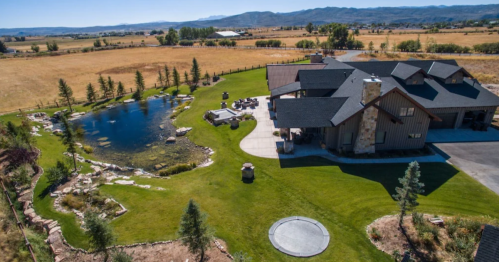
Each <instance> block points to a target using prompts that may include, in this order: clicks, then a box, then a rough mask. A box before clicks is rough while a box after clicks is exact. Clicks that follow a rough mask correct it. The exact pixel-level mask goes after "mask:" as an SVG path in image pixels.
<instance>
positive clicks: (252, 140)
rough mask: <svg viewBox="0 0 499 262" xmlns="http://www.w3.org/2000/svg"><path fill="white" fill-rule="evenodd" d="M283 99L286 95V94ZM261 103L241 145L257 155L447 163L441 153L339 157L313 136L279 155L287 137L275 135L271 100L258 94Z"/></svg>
mask: <svg viewBox="0 0 499 262" xmlns="http://www.w3.org/2000/svg"><path fill="white" fill-rule="evenodd" d="M283 98H284V97H283ZM257 99H258V101H259V103H260V105H259V106H258V107H256V108H255V109H251V108H248V109H246V110H243V111H244V112H250V113H253V116H254V117H255V119H256V121H257V124H256V127H255V129H254V130H253V131H252V132H251V133H250V134H249V135H247V136H246V137H245V138H243V140H242V141H241V143H240V144H239V146H240V147H241V149H242V150H243V151H244V152H246V153H248V154H250V155H254V156H258V157H264V158H274V159H277V158H279V159H290V158H298V157H306V156H320V157H324V158H326V159H329V160H331V161H334V162H338V163H347V164H376V163H379V164H388V163H409V162H412V161H414V160H416V161H418V162H421V163H423V162H445V158H443V157H442V156H440V155H439V154H435V155H432V156H422V157H402V158H384V159H353V158H346V157H337V156H335V155H333V154H331V153H329V152H328V151H327V150H325V149H322V148H321V147H320V144H319V140H318V139H314V140H313V141H312V143H310V144H302V145H294V149H295V150H294V154H278V153H277V148H278V147H280V146H283V143H284V139H282V138H281V137H277V136H274V135H273V132H274V131H279V129H278V128H277V127H276V123H275V122H276V121H275V120H272V119H271V116H272V117H273V116H274V115H273V114H274V113H273V112H272V111H269V107H270V102H269V101H268V100H266V99H265V96H260V97H257Z"/></svg>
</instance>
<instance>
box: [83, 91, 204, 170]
mask: <svg viewBox="0 0 499 262" xmlns="http://www.w3.org/2000/svg"><path fill="white" fill-rule="evenodd" d="M177 105H178V102H177V101H176V100H174V99H167V98H166V97H160V98H155V99H148V100H146V101H141V102H135V103H130V104H120V105H118V106H116V107H114V108H111V109H107V110H101V111H98V112H94V113H90V114H87V115H85V116H84V117H82V118H80V119H78V120H76V121H74V124H75V126H81V127H82V128H83V129H84V130H85V136H84V144H87V145H90V146H92V147H93V148H94V154H95V155H96V157H97V158H99V160H102V161H105V162H109V163H113V164H117V165H119V166H128V167H136V168H144V169H145V170H148V171H152V170H155V169H156V170H157V169H158V168H159V166H158V165H161V166H165V167H167V166H172V165H174V164H177V163H191V162H196V163H200V162H202V161H203V160H204V159H205V154H204V152H203V150H202V148H200V147H197V146H196V145H195V144H194V143H192V142H190V141H189V139H187V138H185V137H178V138H177V141H176V142H175V143H172V144H167V143H166V139H167V138H168V137H169V136H175V127H174V126H173V125H172V123H171V120H170V119H169V115H170V114H171V113H172V111H173V108H175V106H177Z"/></svg>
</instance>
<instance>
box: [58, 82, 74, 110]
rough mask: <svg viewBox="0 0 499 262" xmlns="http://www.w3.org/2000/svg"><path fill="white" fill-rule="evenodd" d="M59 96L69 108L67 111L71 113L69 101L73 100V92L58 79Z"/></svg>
mask: <svg viewBox="0 0 499 262" xmlns="http://www.w3.org/2000/svg"><path fill="white" fill-rule="evenodd" d="M59 96H60V97H62V98H63V99H65V100H66V102H67V103H68V106H69V111H70V112H73V109H72V108H71V101H72V100H73V99H74V98H73V90H72V89H71V87H70V86H69V85H68V84H66V81H64V79H62V78H61V79H59Z"/></svg>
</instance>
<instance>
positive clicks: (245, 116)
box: [243, 114, 253, 120]
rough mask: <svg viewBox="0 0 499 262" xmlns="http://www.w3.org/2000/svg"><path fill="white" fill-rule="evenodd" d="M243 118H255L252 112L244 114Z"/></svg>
mask: <svg viewBox="0 0 499 262" xmlns="http://www.w3.org/2000/svg"><path fill="white" fill-rule="evenodd" d="M243 119H244V120H251V119H253V115H252V114H244V115H243Z"/></svg>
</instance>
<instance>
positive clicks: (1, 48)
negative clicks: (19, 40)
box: [0, 41, 7, 53]
mask: <svg viewBox="0 0 499 262" xmlns="http://www.w3.org/2000/svg"><path fill="white" fill-rule="evenodd" d="M0 53H7V46H5V44H4V43H3V42H2V41H0Z"/></svg>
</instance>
